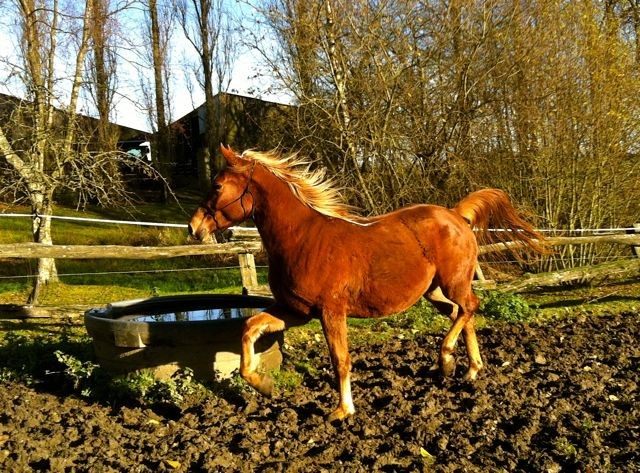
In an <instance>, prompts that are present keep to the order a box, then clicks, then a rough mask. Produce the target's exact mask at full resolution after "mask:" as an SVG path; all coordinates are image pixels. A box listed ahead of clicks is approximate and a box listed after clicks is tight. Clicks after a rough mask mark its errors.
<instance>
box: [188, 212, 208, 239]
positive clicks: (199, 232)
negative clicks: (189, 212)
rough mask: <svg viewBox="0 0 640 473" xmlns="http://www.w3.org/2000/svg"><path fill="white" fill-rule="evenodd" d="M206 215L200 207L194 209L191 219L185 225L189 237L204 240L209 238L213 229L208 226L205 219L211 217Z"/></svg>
mask: <svg viewBox="0 0 640 473" xmlns="http://www.w3.org/2000/svg"><path fill="white" fill-rule="evenodd" d="M207 217H208V215H207V213H206V212H205V211H204V210H202V209H201V208H199V209H198V210H196V211H195V213H194V214H193V216H192V217H191V221H190V222H189V224H188V225H187V232H188V233H189V239H191V240H196V241H202V242H205V241H208V240H209V239H210V238H211V233H212V232H213V231H214V230H215V229H214V228H208V224H207V220H209V219H211V218H210V217H209V219H208V218H207ZM211 220H213V219H211ZM214 223H215V222H214Z"/></svg>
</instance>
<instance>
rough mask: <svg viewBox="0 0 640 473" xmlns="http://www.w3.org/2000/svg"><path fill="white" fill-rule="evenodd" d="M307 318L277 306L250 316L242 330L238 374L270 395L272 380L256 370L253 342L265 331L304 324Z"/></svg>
mask: <svg viewBox="0 0 640 473" xmlns="http://www.w3.org/2000/svg"><path fill="white" fill-rule="evenodd" d="M309 320H310V319H309V318H306V317H299V316H295V315H292V314H290V313H289V312H287V311H283V310H282V309H280V308H279V307H277V306H274V307H270V308H269V309H267V310H266V311H264V312H261V313H259V314H257V315H254V316H253V317H250V318H249V319H248V320H247V321H246V322H245V324H244V327H243V330H242V351H241V353H240V376H242V377H243V378H244V379H245V380H246V381H247V383H249V385H251V387H253V388H254V389H255V390H256V391H258V392H259V393H261V394H263V395H264V396H271V394H272V391H273V380H272V379H271V377H270V376H269V375H267V374H265V373H259V372H258V371H257V369H258V361H259V358H258V357H257V356H256V354H255V348H254V347H255V343H256V341H257V340H258V339H259V338H260V337H261V336H262V335H263V334H265V333H270V332H280V331H283V330H285V329H287V328H289V327H294V326H296V325H302V324H305V323H307V322H308V321H309Z"/></svg>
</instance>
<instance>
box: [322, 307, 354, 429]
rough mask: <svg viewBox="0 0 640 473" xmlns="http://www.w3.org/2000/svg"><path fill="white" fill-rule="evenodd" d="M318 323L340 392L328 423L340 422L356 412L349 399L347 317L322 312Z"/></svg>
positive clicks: (349, 376)
mask: <svg viewBox="0 0 640 473" xmlns="http://www.w3.org/2000/svg"><path fill="white" fill-rule="evenodd" d="M320 321H321V322H322V330H323V331H324V336H325V338H326V340H327V345H328V346H329V355H330V357H331V364H332V365H333V370H334V372H335V375H336V379H337V382H338V389H339V392H340V402H339V404H338V407H337V408H336V409H335V410H334V411H333V412H332V413H331V414H330V415H329V421H332V420H336V419H338V420H341V419H344V418H345V417H347V416H349V415H351V414H353V413H354V412H355V411H356V410H355V407H354V406H353V399H352V398H351V357H350V356H349V346H348V342H347V317H346V315H344V314H339V315H337V314H335V313H327V312H324V313H323V314H322V317H321V319H320Z"/></svg>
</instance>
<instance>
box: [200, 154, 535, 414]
mask: <svg viewBox="0 0 640 473" xmlns="http://www.w3.org/2000/svg"><path fill="white" fill-rule="evenodd" d="M222 153H223V155H224V157H225V159H226V161H227V167H226V168H225V169H224V170H223V171H221V172H220V173H219V174H218V176H217V177H216V179H215V181H214V184H213V188H212V189H211V191H210V193H209V194H208V195H207V197H206V198H205V200H204V201H203V203H202V204H201V205H200V207H198V208H197V210H196V211H195V213H194V214H193V216H192V217H191V222H190V223H189V233H190V235H191V236H192V237H193V238H195V239H198V240H206V239H207V238H208V237H209V236H210V234H211V233H212V232H214V231H217V230H221V229H225V228H227V227H229V226H231V225H233V224H237V223H240V222H242V221H244V220H246V219H248V218H252V219H253V221H254V223H255V225H256V227H257V228H258V231H259V232H260V236H261V237H262V242H263V245H264V248H265V250H266V252H267V254H268V257H269V285H270V287H271V291H272V293H273V296H274V298H275V304H274V305H273V306H272V307H269V308H268V309H266V310H265V311H264V312H262V313H260V314H258V315H255V316H253V317H251V318H249V319H248V320H247V321H246V323H245V326H244V330H243V335H242V353H241V361H240V374H241V376H242V377H243V378H244V379H245V380H246V381H247V382H248V383H249V384H250V385H251V386H252V387H254V388H255V389H256V390H258V391H259V392H260V393H262V394H264V395H270V394H271V390H272V386H273V383H272V380H271V378H270V377H269V376H268V375H267V374H264V373H259V372H258V371H257V359H256V356H255V353H254V344H255V342H256V340H257V339H258V338H259V337H260V336H261V335H262V334H264V333H268V332H274V331H282V330H285V329H287V328H289V327H292V326H296V325H301V324H304V323H306V322H308V321H309V320H311V319H312V318H319V319H320V322H321V324H322V330H323V332H324V336H325V338H326V341H327V344H328V347H329V353H330V357H331V363H332V365H333V369H334V371H335V375H336V377H337V382H338V388H339V394H340V400H339V404H338V407H337V408H336V409H335V410H334V411H333V412H332V413H331V415H330V416H329V419H330V420H333V419H343V418H344V417H346V416H348V415H350V414H353V413H354V412H355V408H354V405H353V400H352V397H351V381H350V371H351V359H350V356H349V351H348V346H347V316H353V317H380V316H384V315H389V314H394V313H398V312H401V311H403V310H405V309H407V308H408V307H410V306H412V305H413V304H415V303H416V302H417V301H418V300H419V298H420V297H421V296H424V297H426V298H427V299H428V300H429V301H431V302H432V303H433V304H434V305H435V306H436V308H437V309H438V310H439V311H440V312H442V313H443V314H446V315H447V316H448V317H449V318H450V319H451V321H452V326H451V328H450V330H449V332H448V333H447V335H446V336H445V337H444V340H443V342H442V346H441V349H440V355H439V366H440V370H441V372H442V373H443V375H445V376H451V375H452V374H453V371H454V369H455V360H454V357H453V351H454V348H455V345H456V341H457V340H458V336H459V335H460V333H461V332H462V334H463V337H464V341H465V345H466V349H467V354H468V359H469V360H468V361H469V368H468V371H467V373H466V375H465V378H466V379H469V380H473V379H475V378H476V376H477V375H478V372H479V371H480V370H481V369H482V358H481V357H480V351H479V349H478V342H477V340H476V332H475V328H474V327H475V326H474V319H473V314H474V312H475V311H476V309H477V308H478V299H477V297H476V296H475V295H474V294H473V292H472V290H471V281H472V279H473V276H474V270H475V268H476V264H477V254H478V244H477V242H476V237H475V236H474V232H473V230H472V227H473V226H480V225H481V226H483V227H485V228H486V227H487V226H488V224H489V223H490V222H491V223H493V224H496V225H499V226H500V227H501V228H505V229H509V230H511V232H508V235H509V236H511V237H512V238H513V239H515V240H520V241H522V242H524V243H525V244H526V245H528V246H530V247H531V248H533V249H536V250H538V249H540V247H539V246H538V245H537V243H536V242H535V241H534V240H535V239H538V238H540V235H538V234H537V233H536V232H535V231H534V230H533V228H532V227H531V226H530V225H529V224H528V223H527V222H525V221H523V220H522V219H521V218H520V217H519V216H518V215H517V214H516V212H515V210H514V208H513V207H512V206H511V204H510V202H509V199H508V197H507V195H506V194H505V193H504V192H502V191H500V190H497V189H484V190H480V191H477V192H474V193H472V194H470V195H469V196H468V197H466V198H465V199H463V200H462V201H461V202H460V203H459V204H458V205H457V206H456V207H455V208H454V209H452V210H450V209H446V208H444V207H439V206H435V205H414V206H410V207H406V208H402V209H400V210H396V211H394V212H391V213H388V214H385V215H381V216H377V217H373V218H363V217H359V216H356V215H353V214H351V213H350V212H349V208H348V207H347V206H345V205H344V204H342V203H341V201H340V196H339V194H338V192H337V191H336V190H335V188H334V187H333V185H332V183H331V182H330V181H329V180H326V179H324V177H323V173H322V172H320V171H310V170H309V168H308V166H306V167H305V166H301V164H302V165H304V164H306V163H304V162H302V161H301V160H300V159H298V158H296V157H295V156H288V157H286V156H281V155H279V154H277V153H275V152H270V153H259V152H254V151H246V152H244V153H243V154H242V155H238V154H236V153H235V152H234V151H233V150H231V149H230V148H225V147H224V146H223V147H222ZM301 167H302V169H301Z"/></svg>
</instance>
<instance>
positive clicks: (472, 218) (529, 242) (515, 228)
mask: <svg viewBox="0 0 640 473" xmlns="http://www.w3.org/2000/svg"><path fill="white" fill-rule="evenodd" d="M453 211H454V212H456V213H458V214H459V215H460V216H462V218H464V219H465V220H466V221H467V222H469V225H471V227H472V228H475V229H476V231H477V233H476V238H477V239H478V242H479V243H480V244H486V243H506V242H508V241H519V242H522V243H524V244H525V246H527V247H528V248H530V249H532V250H534V251H535V252H538V253H543V254H546V253H548V251H547V250H546V249H545V248H544V247H543V246H542V243H543V240H544V237H543V236H542V235H541V234H540V233H538V232H537V231H535V230H534V228H533V227H532V226H531V224H529V223H528V222H527V221H525V220H523V219H522V218H521V217H520V216H519V215H518V213H517V212H516V209H515V208H514V207H513V205H512V204H511V200H510V199H509V196H508V195H507V194H506V193H505V192H503V191H501V190H500V189H481V190H479V191H476V192H472V193H471V194H469V195H468V196H467V197H465V198H464V199H462V200H461V201H460V202H458V204H457V205H456V206H455V207H454V208H453ZM490 229H491V230H490Z"/></svg>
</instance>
